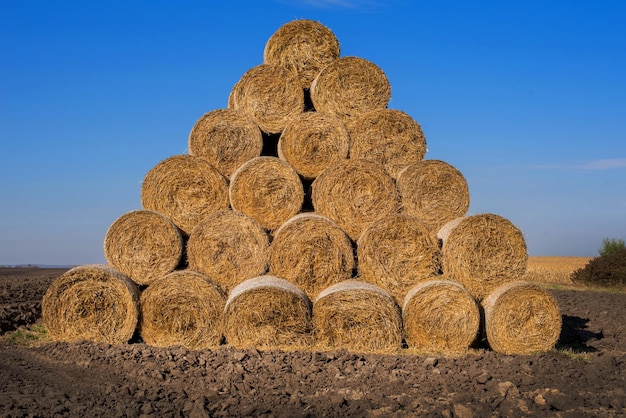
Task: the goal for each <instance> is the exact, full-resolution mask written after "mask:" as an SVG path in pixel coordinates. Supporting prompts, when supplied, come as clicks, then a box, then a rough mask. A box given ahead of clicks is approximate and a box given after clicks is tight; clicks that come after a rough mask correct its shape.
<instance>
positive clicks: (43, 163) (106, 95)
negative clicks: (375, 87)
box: [0, 0, 626, 264]
mask: <svg viewBox="0 0 626 418" xmlns="http://www.w3.org/2000/svg"><path fill="white" fill-rule="evenodd" d="M301 18H306V19H313V20H317V21H319V22H321V23H323V24H324V25H326V26H327V27H329V28H330V29H331V30H332V31H333V32H334V33H335V35H336V36H337V38H338V39H339V41H340V43H341V55H342V56H359V57H363V58H366V59H368V60H370V61H372V62H374V63H376V64H377V65H378V66H379V67H380V68H381V69H383V71H385V73H386V74H387V77H388V78H389V81H390V83H391V86H392V98H391V101H390V103H389V107H390V108H394V109H399V110H402V111H404V112H407V113H408V114H410V115H411V116H412V117H413V118H414V119H415V120H417V121H418V122H419V123H420V124H421V125H422V128H423V130H424V133H425V135H426V138H427V143H428V149H429V151H428V153H427V155H426V158H428V159H440V160H444V161H447V162H449V163H450V164H452V165H454V166H455V167H457V168H458V169H459V170H460V171H461V172H462V173H463V174H464V176H465V177H466V179H467V181H468V184H469V188H470V195H471V207H470V214H473V213H485V212H490V213H497V214H500V215H502V216H505V217H507V218H508V219H510V220H511V221H512V222H513V223H515V224H516V225H517V226H518V227H519V228H520V229H521V230H522V232H523V233H524V235H525V236H526V241H527V244H528V251H529V254H530V255H571V256H594V255H597V250H598V248H599V246H600V245H601V243H602V239H603V238H605V237H608V238H625V237H626V76H625V75H624V74H625V70H624V69H626V52H625V51H626V26H625V25H624V24H623V22H625V21H626V2H623V1H621V0H616V1H611V0H603V1H597V2H591V1H588V0H585V1H579V0H569V1H564V0H551V1H544V0H541V1H539V0H524V1H505V2H503V1H495V0H494V1H472V2H468V1H437V2H431V1H428V2H427V1H409V0H388V1H382V0H381V1H374V0H371V1H352V0H335V1H322V0H300V1H297V0H296V1H286V0H285V1H279V0H275V1H230V2H223V3H218V2H208V1H180V2H174V1H169V2H168V1H141V2H140V1H115V0H114V1H107V2H83V1H55V2H51V1H3V2H1V3H0V141H1V145H0V179H1V180H0V181H1V183H0V192H1V196H2V197H1V198H0V199H1V200H0V264H22V263H42V264H86V263H94V262H95V263H99V262H104V255H103V250H102V244H103V240H104V235H105V233H106V230H107V228H108V227H109V226H110V224H111V223H112V222H113V221H114V220H115V219H116V218H117V217H119V216H121V215H122V214H124V213H126V212H128V211H130V210H134V209H138V208H140V207H141V204H140V189H141V181H142V180H143V177H144V176H145V174H146V173H147V172H148V171H149V170H150V169H151V168H152V167H153V166H154V165H156V164H157V163H158V162H159V161H161V160H163V159H165V158H167V157H169V156H172V155H175V154H181V153H186V152H187V137H188V134H189V131H190V129H191V127H192V126H193V124H194V122H195V121H196V120H197V119H198V118H199V117H200V116H202V114H204V113H206V112H208V111H210V110H215V109H219V108H224V107H226V102H227V98H228V94H229V92H230V90H231V88H232V86H233V85H234V83H235V82H236V81H237V80H238V79H239V78H240V77H241V76H242V75H243V73H244V72H245V71H247V70H248V69H250V68H252V67H254V66H256V65H258V64H260V63H262V60H263V48H264V46H265V43H266V41H267V39H268V38H269V37H270V36H271V35H272V33H274V32H275V31H276V30H277V29H278V28H279V27H280V26H281V25H283V24H284V23H287V22H289V21H291V20H294V19H301Z"/></svg>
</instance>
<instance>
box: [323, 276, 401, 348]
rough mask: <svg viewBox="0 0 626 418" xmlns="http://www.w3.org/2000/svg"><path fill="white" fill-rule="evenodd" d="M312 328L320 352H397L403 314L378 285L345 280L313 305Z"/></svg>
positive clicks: (399, 346)
mask: <svg viewBox="0 0 626 418" xmlns="http://www.w3.org/2000/svg"><path fill="white" fill-rule="evenodd" d="M313 326H314V329H315V338H316V342H317V345H318V347H320V349H326V348H345V349H348V350H351V351H356V352H394V351H396V350H398V349H400V348H401V345H402V313H401V311H400V307H399V306H398V304H397V303H396V301H395V300H394V299H393V297H392V296H391V295H390V294H389V293H387V292H386V291H384V290H383V289H381V288H380V287H378V286H374V285H372V284H370V283H366V282H363V281H360V280H345V281H343V282H340V283H337V284H335V285H333V286H330V287H329V288H327V289H325V290H324V291H322V292H321V293H320V294H319V296H318V297H317V299H316V301H315V303H314V304H313Z"/></svg>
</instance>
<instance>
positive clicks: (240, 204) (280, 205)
mask: <svg viewBox="0 0 626 418" xmlns="http://www.w3.org/2000/svg"><path fill="white" fill-rule="evenodd" d="M229 196H230V204H231V206H232V207H233V209H235V210H238V211H241V212H243V213H245V214H246V215H248V216H250V217H251V218H254V219H256V220H257V221H258V222H259V223H260V224H261V225H262V226H263V227H264V228H266V229H268V230H274V229H276V228H278V227H279V226H280V225H282V224H283V222H285V221H286V220H287V219H289V218H291V217H292V216H294V215H295V214H297V213H298V212H300V209H301V208H302V204H303V203H304V187H303V186H302V181H301V180H300V177H299V176H298V173H297V172H296V170H294V169H293V167H292V166H291V165H289V163H287V162H285V161H282V160H280V159H278V158H276V157H257V158H253V159H252V160H250V161H248V162H247V163H245V164H244V165H242V166H241V167H239V169H238V170H237V171H236V172H235V173H234V174H233V176H232V177H231V181H230V188H229Z"/></svg>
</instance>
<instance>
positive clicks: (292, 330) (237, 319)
mask: <svg viewBox="0 0 626 418" xmlns="http://www.w3.org/2000/svg"><path fill="white" fill-rule="evenodd" d="M224 324H225V325H224V327H225V334H226V342H227V343H228V344H230V345H232V346H234V347H238V348H250V347H256V348H260V349H272V348H289V349H294V348H295V349H302V348H306V347H308V346H310V345H311V343H312V338H313V334H312V330H313V325H312V321H311V302H310V300H309V298H308V297H307V296H306V294H305V293H304V292H303V291H302V290H301V289H300V288H298V287H297V286H296V285H294V284H292V283H290V282H289V281H287V280H285V279H282V278H279V277H275V276H272V275H263V276H258V277H255V278H252V279H248V280H246V281H244V282H242V283H240V284H239V285H238V286H237V287H235V288H234V289H233V290H232V291H231V293H230V295H229V297H228V300H227V301H226V309H225V311H224Z"/></svg>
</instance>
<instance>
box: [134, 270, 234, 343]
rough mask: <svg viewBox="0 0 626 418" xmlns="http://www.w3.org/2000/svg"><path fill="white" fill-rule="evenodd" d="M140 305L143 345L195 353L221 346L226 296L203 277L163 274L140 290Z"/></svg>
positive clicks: (191, 273) (183, 272)
mask: <svg viewBox="0 0 626 418" xmlns="http://www.w3.org/2000/svg"><path fill="white" fill-rule="evenodd" d="M140 302H141V320H140V324H139V330H140V333H141V337H142V338H143V340H144V342H145V343H146V344H150V345H153V346H157V347H169V346H173V345H180V346H184V347H187V348H189V349H192V350H196V349H203V348H209V347H216V346H218V345H220V344H221V343H222V339H223V335H224V330H223V313H224V307H225V305H226V295H225V293H224V292H223V291H222V290H221V289H220V288H219V286H218V285H217V284H216V283H214V282H213V281H211V280H210V279H209V278H208V277H207V276H205V275H203V274H201V273H198V272H195V271H191V270H179V271H175V272H173V273H170V274H167V275H165V276H164V277H161V278H159V279H158V280H156V281H155V282H153V283H152V284H151V285H150V286H148V288H147V289H146V290H144V291H143V293H142V294H141V299H140Z"/></svg>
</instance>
